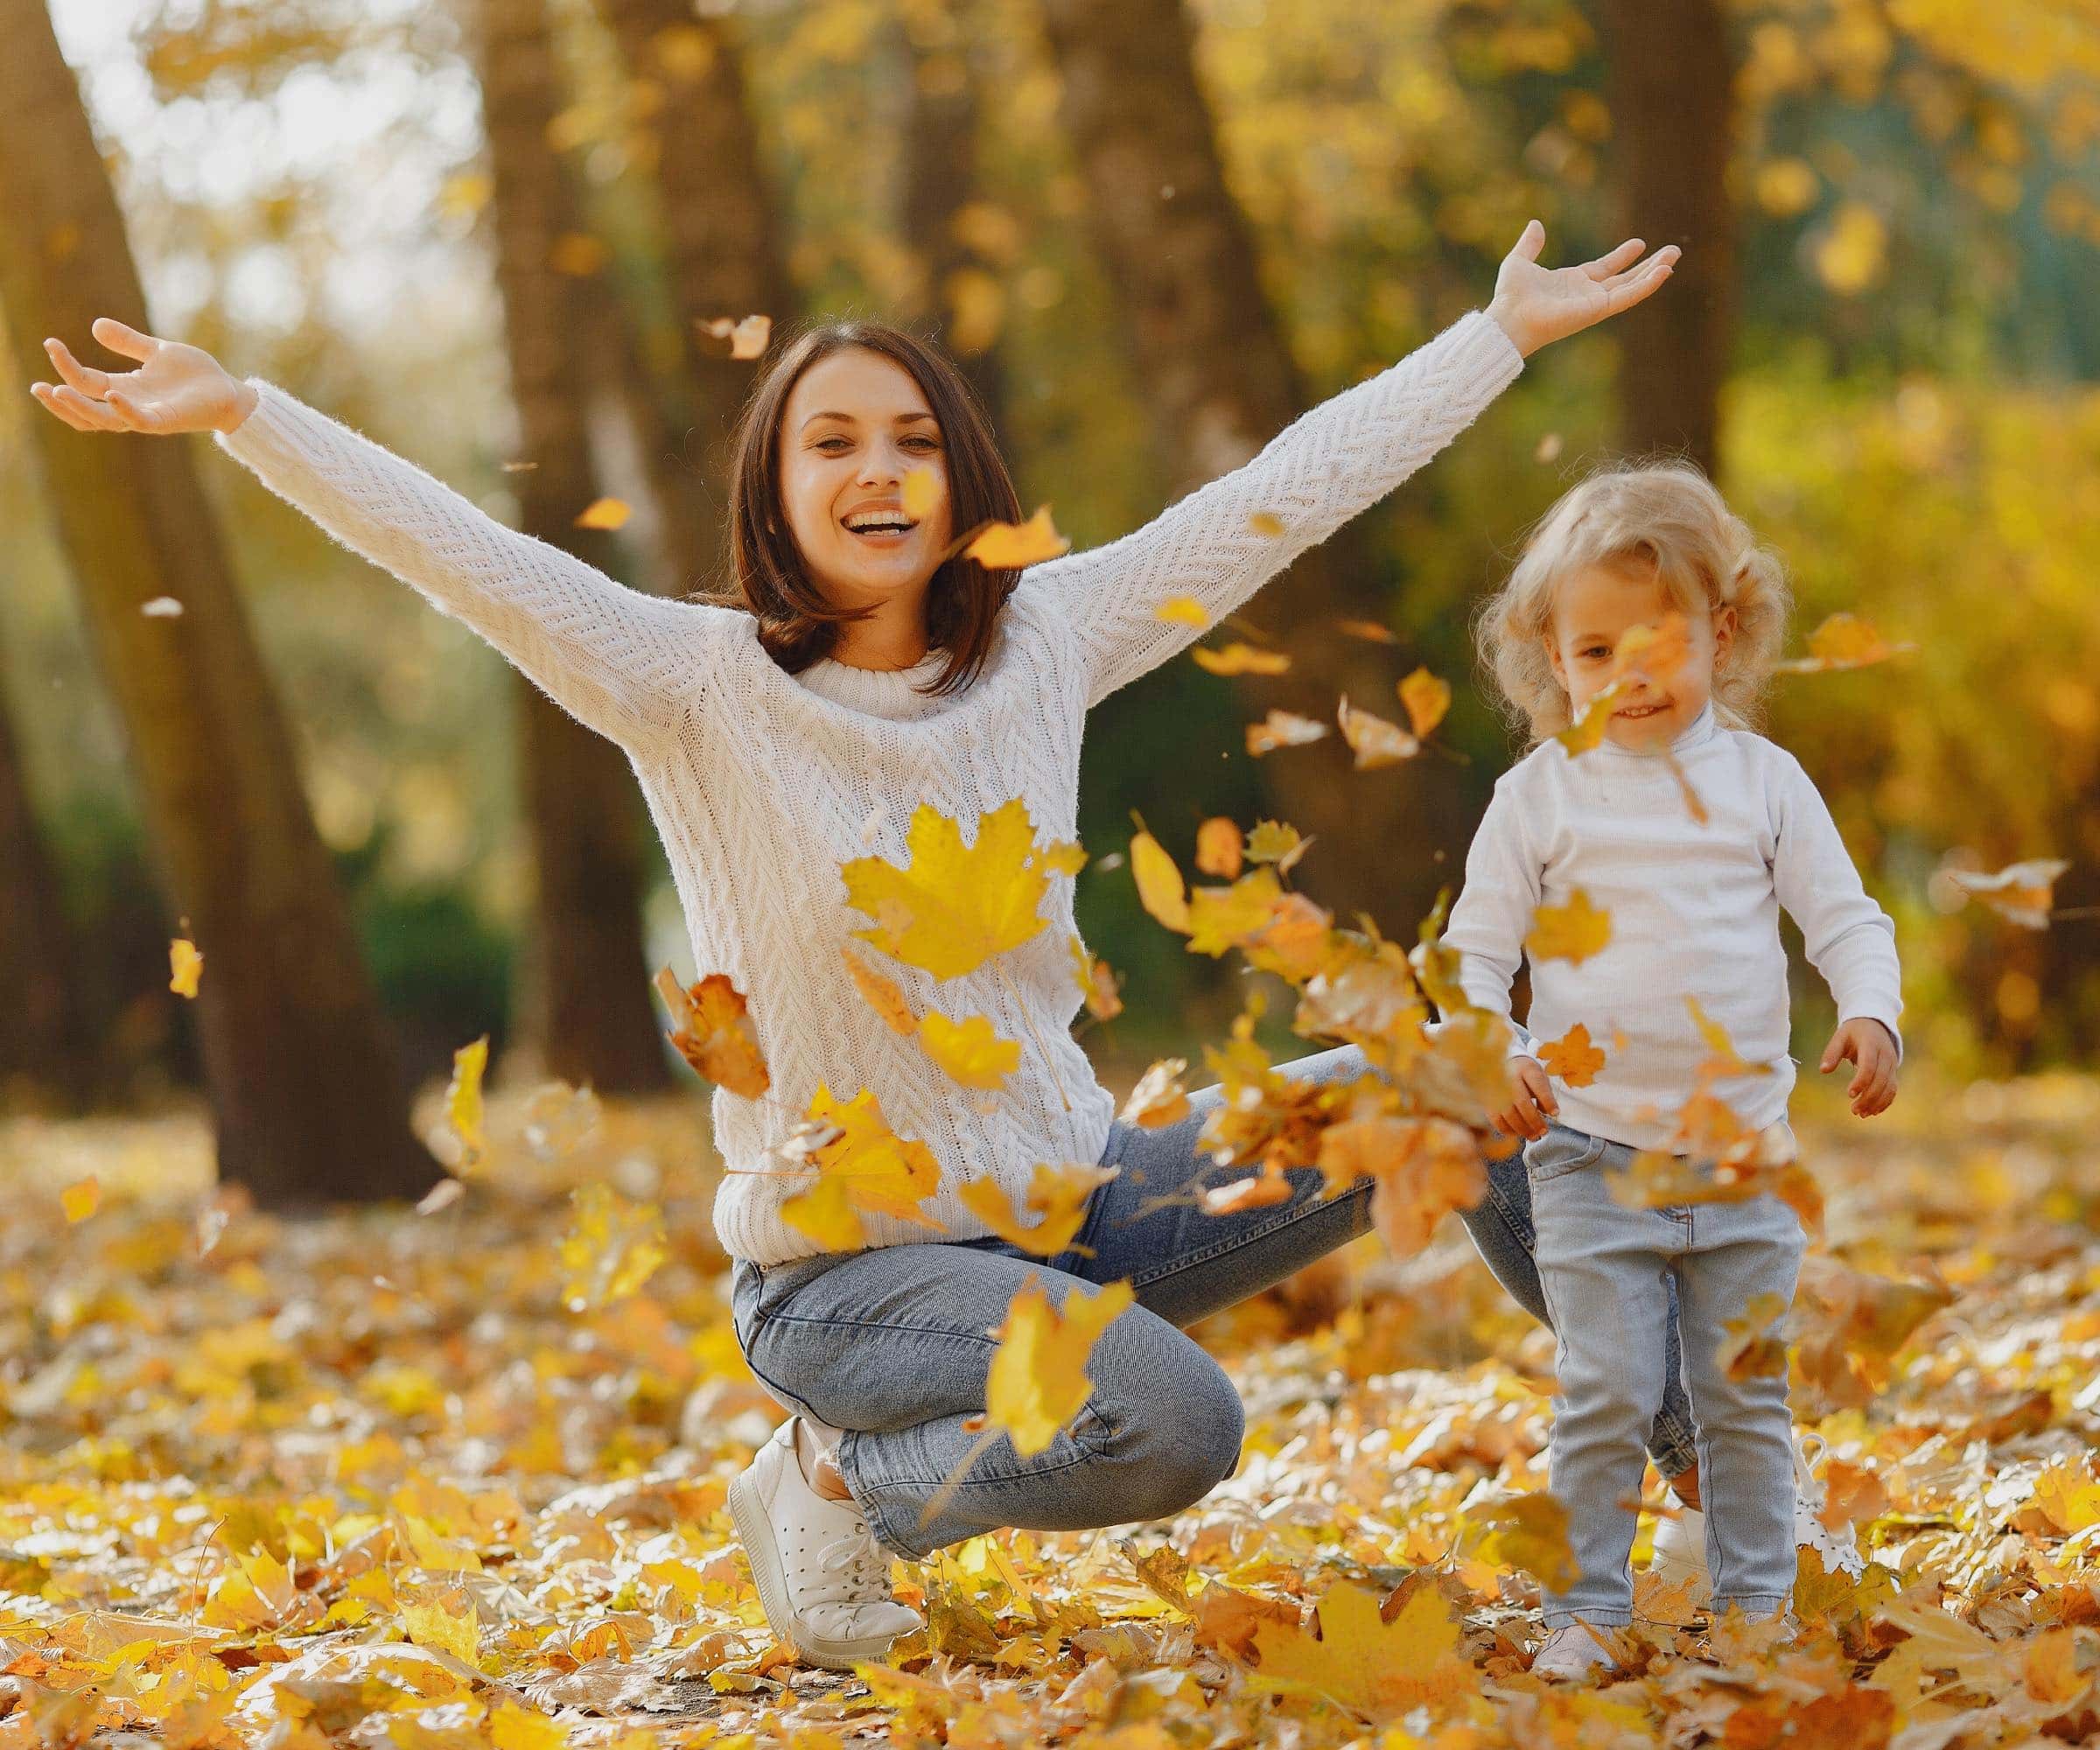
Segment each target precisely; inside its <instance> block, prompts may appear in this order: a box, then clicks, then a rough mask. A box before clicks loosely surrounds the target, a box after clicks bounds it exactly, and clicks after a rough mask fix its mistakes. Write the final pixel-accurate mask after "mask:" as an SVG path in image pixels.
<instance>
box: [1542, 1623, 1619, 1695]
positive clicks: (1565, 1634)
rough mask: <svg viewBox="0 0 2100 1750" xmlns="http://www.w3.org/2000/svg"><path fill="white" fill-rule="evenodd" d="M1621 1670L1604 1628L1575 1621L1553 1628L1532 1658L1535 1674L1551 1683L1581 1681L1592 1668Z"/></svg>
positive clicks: (1597, 1669) (1593, 1669)
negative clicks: (1562, 1626)
mask: <svg viewBox="0 0 2100 1750" xmlns="http://www.w3.org/2000/svg"><path fill="white" fill-rule="evenodd" d="M1618 1669H1619V1659H1618V1656H1617V1655H1616V1654H1614V1652H1613V1651H1612V1649H1611V1643H1610V1642H1608V1641H1607V1639H1606V1638H1605V1635H1604V1633H1603V1631H1602V1630H1600V1629H1598V1628H1592V1627H1591V1626H1590V1625H1589V1624H1588V1623H1586V1622H1571V1623H1569V1624H1568V1626H1567V1627H1566V1628H1556V1629H1555V1630H1553V1632H1552V1633H1551V1634H1550V1635H1547V1636H1546V1644H1545V1645H1544V1646H1543V1647H1541V1648H1540V1649H1538V1652H1537V1656H1535V1657H1534V1658H1533V1659H1532V1661H1531V1670H1532V1673H1533V1675H1534V1676H1537V1677H1544V1678H1545V1679H1546V1680H1547V1681H1548V1682H1549V1683H1580V1682H1581V1681H1582V1680H1583V1679H1584V1678H1585V1677H1588V1676H1589V1675H1590V1673H1591V1672H1593V1671H1615V1670H1618Z"/></svg>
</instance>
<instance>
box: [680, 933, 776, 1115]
mask: <svg viewBox="0 0 2100 1750" xmlns="http://www.w3.org/2000/svg"><path fill="white" fill-rule="evenodd" d="M656 990H657V993H658V994H659V995H660V996H662V998H663V1002H664V1006H665V1007H666V1008H668V1009H669V1011H670V1012H671V1022H672V1026H671V1034H670V1040H671V1043H672V1044H673V1045H675V1046H676V1047H678V1052H679V1054H680V1055H681V1056H682V1057H683V1058H684V1059H685V1061H687V1062H688V1063H690V1064H691V1065H692V1067H693V1068H694V1069H695V1070H696V1071H697V1073H698V1074H700V1075H704V1076H705V1077H706V1078H707V1079H708V1080H709V1081H710V1082H715V1083H716V1084H718V1086H720V1087H723V1088H726V1089H729V1091H730V1092H731V1093H732V1094H738V1095H741V1096H743V1097H744V1098H745V1099H746V1100H756V1099H757V1098H758V1097H759V1096H760V1095H761V1094H763V1093H765V1091H766V1090H767V1089H768V1088H770V1087H772V1086H773V1075H772V1072H771V1071H769V1070H768V1069H767V1068H766V1060H765V1058H764V1057H763V1056H762V1055H761V1054H760V1051H759V1036H758V1033H757V1031H756V1030H755V1029H754V1028H753V1026H752V1024H751V1013H750V1005H749V1004H748V1003H746V1001H745V998H744V993H743V992H742V991H739V990H738V989H737V987H736V986H735V985H734V984H732V983H731V982H730V979H729V975H728V974H727V973H725V972H711V973H709V974H708V975H707V977H704V978H703V979H702V980H701V981H700V982H699V983H698V984H695V985H694V986H693V987H692V988H691V989H690V990H686V989H684V988H683V987H682V986H681V985H680V984H679V983H678V979H677V977H676V974H674V973H673V972H672V970H671V969H670V968H669V967H668V966H666V967H662V968H660V969H658V970H657V973H656Z"/></svg>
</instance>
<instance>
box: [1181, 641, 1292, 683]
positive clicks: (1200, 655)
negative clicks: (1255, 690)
mask: <svg viewBox="0 0 2100 1750" xmlns="http://www.w3.org/2000/svg"><path fill="white" fill-rule="evenodd" d="M1188 654H1189V655H1191V656H1193V657H1194V658H1195V659H1196V666H1197V667H1198V668H1200V669H1208V670H1209V671H1210V672H1211V673H1212V674H1214V675H1281V674H1284V673H1285V672H1287V671H1288V670H1289V669H1290V667H1291V659H1290V658H1289V657H1288V656H1286V655H1285V654H1284V653H1283V652H1282V651H1280V650H1264V649H1261V648H1257V646H1255V645H1252V644H1245V643H1240V642H1234V643H1231V644H1222V645H1220V646H1219V647H1218V648H1216V649H1215V650H1205V649H1202V648H1196V649H1193V650H1191V651H1190V652H1189V653H1188Z"/></svg>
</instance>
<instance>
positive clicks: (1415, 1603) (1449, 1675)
mask: <svg viewBox="0 0 2100 1750" xmlns="http://www.w3.org/2000/svg"><path fill="white" fill-rule="evenodd" d="M1314 1614H1315V1617H1316V1619H1317V1621H1318V1622H1319V1625H1320V1633H1319V1635H1318V1636H1317V1637H1315V1636H1313V1635H1308V1634H1307V1633H1306V1631H1305V1630H1304V1629H1302V1628H1287V1627H1285V1626H1284V1625H1282V1624H1278V1623H1270V1622H1264V1623H1263V1624H1262V1625H1261V1626H1260V1627H1259V1628H1257V1629H1256V1631H1255V1637H1254V1644H1255V1649H1256V1656H1257V1659H1258V1661H1259V1663H1258V1666H1257V1670H1256V1673H1255V1677H1254V1683H1255V1685H1256V1687H1257V1688H1291V1689H1297V1690H1300V1691H1313V1692H1314V1693H1317V1694H1320V1695H1325V1696H1328V1697H1330V1698H1333V1699H1334V1701H1336V1702H1339V1703H1340V1704H1341V1705H1342V1706H1343V1707H1346V1708H1348V1709H1350V1710H1351V1711H1353V1712H1355V1713H1357V1714H1359V1715H1362V1717H1364V1718H1366V1719H1390V1718H1392V1717H1394V1716H1397V1715H1399V1714H1403V1713H1406V1712H1410V1711H1411V1710H1412V1709H1415V1708H1418V1707H1426V1708H1429V1709H1431V1710H1432V1711H1436V1710H1440V1709H1444V1708H1447V1707H1451V1706H1454V1705H1457V1704H1458V1703H1460V1701H1462V1700H1463V1699H1464V1698H1466V1697H1467V1696H1469V1695H1472V1694H1474V1693H1476V1692H1477V1685H1478V1683H1479V1673H1478V1672H1476V1671H1475V1670H1474V1668H1473V1666H1472V1664H1471V1663H1469V1662H1467V1660H1464V1659H1462V1658H1460V1656H1459V1638H1460V1625H1459V1622H1458V1621H1457V1619H1456V1618H1454V1617H1453V1615H1452V1614H1451V1607H1450V1606H1449V1605H1447V1604H1446V1602H1445V1601H1444V1599H1443V1597H1442V1596H1441V1594H1440V1593H1439V1592H1438V1591H1437V1589H1436V1588H1435V1587H1434V1586H1422V1587H1419V1588H1418V1589H1417V1591H1416V1592H1415V1593H1414V1595H1413V1596H1412V1597H1411V1598H1410V1599H1409V1600H1408V1601H1407V1603H1406V1605H1405V1606H1404V1607H1403V1609H1402V1610H1401V1612H1400V1614H1398V1615H1397V1617H1395V1618H1394V1619H1393V1621H1390V1622H1385V1621H1381V1620H1380V1617H1379V1614H1378V1600H1376V1598H1375V1597H1374V1596H1373V1595H1372V1594H1371V1593H1368V1592H1366V1591H1364V1589H1363V1588H1362V1586H1357V1585H1355V1583H1354V1582H1353V1581H1349V1580H1337V1581H1336V1582H1335V1583H1334V1585H1333V1586H1330V1587H1328V1588H1327V1594H1326V1596H1325V1597H1323V1598H1322V1599H1321V1600H1320V1604H1319V1606H1318V1607H1317V1609H1316V1611H1315V1613H1314Z"/></svg>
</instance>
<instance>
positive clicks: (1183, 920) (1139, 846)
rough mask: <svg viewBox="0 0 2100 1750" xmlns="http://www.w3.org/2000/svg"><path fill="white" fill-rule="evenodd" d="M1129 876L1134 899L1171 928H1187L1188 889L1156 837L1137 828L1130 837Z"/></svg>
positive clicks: (1172, 860) (1184, 932) (1185, 929)
mask: <svg viewBox="0 0 2100 1750" xmlns="http://www.w3.org/2000/svg"><path fill="white" fill-rule="evenodd" d="M1131 879H1133V880H1135V881H1136V882H1137V884H1138V904H1139V905H1141V906H1143V907H1145V910H1146V911H1147V912H1148V913H1149V914H1151V915H1152V916H1153V917H1155V918H1157V919H1158V920H1159V921H1160V922H1161V923H1163V924H1165V925H1166V927H1167V928H1169V929H1171V930H1180V931H1181V932H1182V933H1183V934H1184V935H1186V934H1187V931H1188V889H1187V887H1186V886H1184V885H1183V883H1182V880H1181V872H1180V870H1179V869H1177V868H1176V867H1175V866H1174V859H1173V858H1171V857H1169V856H1168V855H1167V854H1166V850H1165V849H1164V848H1163V847H1162V846H1161V844H1160V843H1159V840H1158V839H1156V838H1154V837H1152V834H1151V833H1149V832H1145V831H1144V830H1139V831H1138V834H1137V836H1136V837H1133V838H1132V839H1131Z"/></svg>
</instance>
